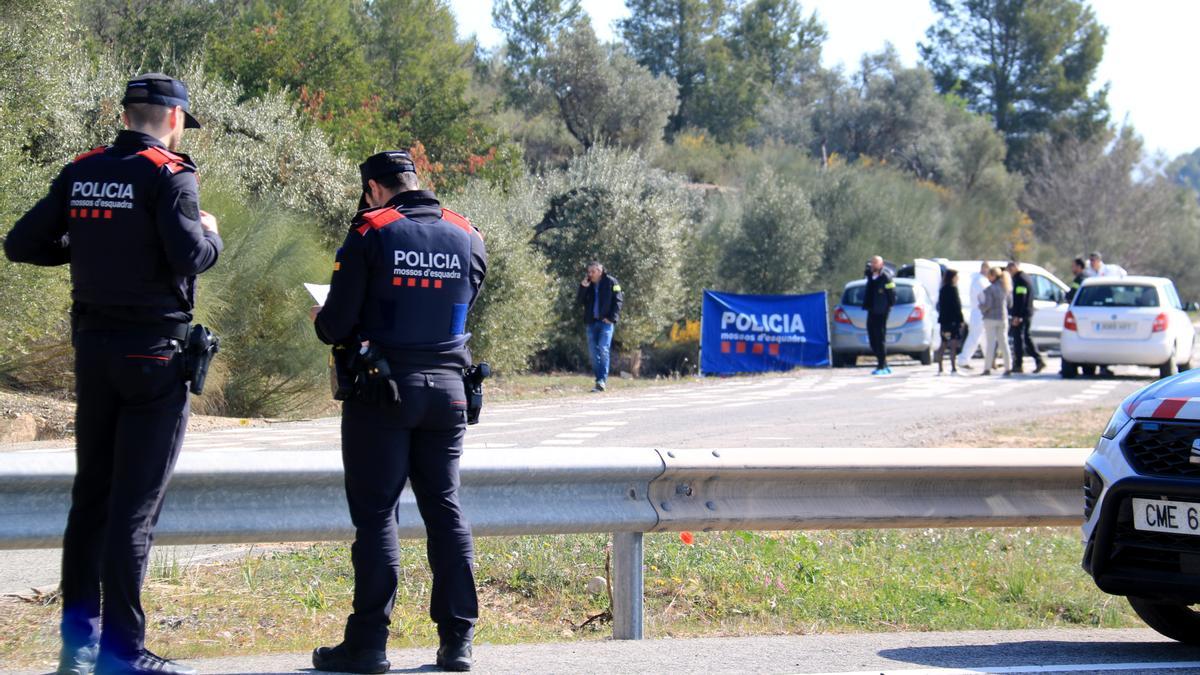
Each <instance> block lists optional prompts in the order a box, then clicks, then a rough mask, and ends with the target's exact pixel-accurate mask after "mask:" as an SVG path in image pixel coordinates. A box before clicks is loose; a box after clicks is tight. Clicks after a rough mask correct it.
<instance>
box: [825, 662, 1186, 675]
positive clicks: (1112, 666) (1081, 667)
mask: <svg viewBox="0 0 1200 675" xmlns="http://www.w3.org/2000/svg"><path fill="white" fill-rule="evenodd" d="M1192 668H1200V661H1175V662H1169V661H1162V662H1155V663H1149V662H1146V663H1086V664H1084V663H1080V664H1074V663H1072V664H1063V665H1059V666H1041V665H1039V666H979V667H975V668H906V669H892V670H854V671H839V672H828V673H810V674H809V675H980V673H984V674H988V675H1007V674H1008V673H1104V672H1116V671H1122V670H1151V669H1157V670H1184V669H1192Z"/></svg>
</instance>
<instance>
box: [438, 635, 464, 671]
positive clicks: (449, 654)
mask: <svg viewBox="0 0 1200 675" xmlns="http://www.w3.org/2000/svg"><path fill="white" fill-rule="evenodd" d="M437 665H438V667H439V668H445V669H446V670H452V671H454V672H456V673H465V672H467V671H468V670H470V669H471V639H470V638H459V639H456V640H445V641H443V642H442V646H441V647H439V648H438V652H437Z"/></svg>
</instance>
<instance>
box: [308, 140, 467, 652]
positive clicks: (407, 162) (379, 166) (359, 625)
mask: <svg viewBox="0 0 1200 675" xmlns="http://www.w3.org/2000/svg"><path fill="white" fill-rule="evenodd" d="M360 171H361V174H362V182H363V197H364V202H365V205H366V206H367V207H368V208H366V209H363V210H362V211H360V212H359V213H358V215H357V216H356V217H355V218H354V222H353V224H352V226H351V230H350V232H349V234H347V235H346V240H345V242H344V243H343V245H342V247H341V248H340V249H339V250H338V253H337V260H336V262H335V263H334V272H333V280H332V282H331V288H330V291H329V296H328V298H327V300H326V302H325V305H324V307H323V308H320V309H318V308H314V312H316V313H315V318H314V320H315V324H316V330H317V335H318V336H319V337H320V339H321V340H322V341H323V342H326V343H328V344H335V345H336V344H342V345H345V344H350V345H352V346H353V347H354V348H358V347H359V345H363V347H362V348H361V349H360V351H363V352H364V353H362V354H360V356H359V358H358V359H357V361H358V363H359V364H360V367H359V378H358V384H357V386H356V387H355V391H354V394H353V395H352V396H351V397H350V400H347V401H346V402H345V403H344V404H343V408H342V460H343V463H344V466H345V472H346V497H347V501H348V502H349V506H350V517H351V520H352V521H353V523H354V527H355V540H354V545H353V547H352V549H351V558H352V563H353V566H354V605H353V607H354V612H353V614H351V615H350V617H349V618H348V619H347V622H346V629H345V633H344V639H343V641H342V643H341V644H339V645H337V646H335V647H320V648H318V649H316V650H315V651H314V652H313V666H314V667H316V668H317V669H318V670H334V671H344V672H355V673H382V672H386V671H387V670H388V668H389V667H390V664H389V662H388V660H387V653H386V651H385V647H386V644H387V638H388V625H389V623H390V616H391V612H392V607H393V604H394V603H395V599H396V587H397V579H398V574H399V567H400V554H399V541H398V539H397V530H396V526H397V523H396V507H397V504H398V503H399V500H400V491H401V489H402V488H403V487H404V482H405V480H406V479H407V480H410V481H411V484H412V489H413V494H414V496H415V497H416V501H417V508H418V509H419V511H420V513H421V517H422V519H423V520H424V521H425V530H426V536H427V537H428V542H427V550H428V556H429V564H430V567H431V568H432V571H433V589H432V594H431V598H430V609H429V613H430V617H431V618H432V619H433V621H434V622H436V623H437V627H438V636H439V638H440V642H441V646H440V648H439V649H438V653H437V663H438V665H439V666H441V667H443V668H447V669H450V670H459V671H462V670H470V668H471V639H472V637H473V634H474V625H475V621H476V619H477V618H478V614H479V610H478V602H477V599H476V594H475V578H474V572H473V570H472V565H473V561H474V545H473V542H472V538H471V530H470V526H469V525H468V524H467V521H466V518H465V517H464V516H463V512H462V509H461V508H460V506H459V502H458V486H459V474H458V465H459V458H460V457H461V455H462V449H463V437H464V435H465V434H466V427H467V395H466V392H465V386H464V382H463V372H464V369H466V368H467V367H469V366H470V365H471V353H470V351H469V350H468V348H467V341H468V340H469V339H470V337H471V336H470V334H469V333H467V329H466V324H467V314H468V312H469V311H470V309H471V306H472V305H473V304H474V303H475V300H476V298H478V296H479V291H480V288H481V286H482V284H483V278H484V274H485V271H486V267H487V253H486V251H485V249H484V243H483V237H482V236H481V235H480V234H479V232H478V230H476V229H475V228H474V227H473V226H472V225H471V224H470V223H469V222H467V220H466V219H465V218H463V217H462V216H459V215H458V214H456V213H454V212H452V211H450V210H448V209H445V208H443V207H442V206H441V205H440V204H439V203H438V200H437V199H436V197H435V196H434V194H433V193H432V192H429V191H425V190H420V189H419V185H418V182H417V175H416V167H415V166H414V164H413V161H412V158H411V156H409V154H408V153H407V152H403V151H391V152H383V153H379V154H376V155H373V156H371V157H370V158H368V159H367V161H366V162H364V163H363V164H362V165H361V167H360ZM367 345H369V350H368V349H367Z"/></svg>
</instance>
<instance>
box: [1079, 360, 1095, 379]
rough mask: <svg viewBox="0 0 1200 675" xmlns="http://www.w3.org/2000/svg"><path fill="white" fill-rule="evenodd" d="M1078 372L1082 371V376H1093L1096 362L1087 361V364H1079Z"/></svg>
mask: <svg viewBox="0 0 1200 675" xmlns="http://www.w3.org/2000/svg"><path fill="white" fill-rule="evenodd" d="M1079 372H1080V373H1082V374H1083V376H1084V377H1095V376H1096V364H1094V363H1089V364H1087V365H1083V366H1079Z"/></svg>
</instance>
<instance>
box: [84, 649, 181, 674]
mask: <svg viewBox="0 0 1200 675" xmlns="http://www.w3.org/2000/svg"><path fill="white" fill-rule="evenodd" d="M96 675H196V669H195V668H192V667H191V666H185V665H183V664H181V663H175V662H174V661H169V660H167V659H164V658H163V657H161V656H158V655H156V654H154V653H153V652H151V651H150V650H148V649H143V650H142V651H140V652H138V653H137V654H136V655H135V656H133V657H132V658H128V659H125V658H118V657H116V656H114V655H112V654H104V653H101V654H100V657H99V658H98V659H96Z"/></svg>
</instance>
